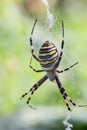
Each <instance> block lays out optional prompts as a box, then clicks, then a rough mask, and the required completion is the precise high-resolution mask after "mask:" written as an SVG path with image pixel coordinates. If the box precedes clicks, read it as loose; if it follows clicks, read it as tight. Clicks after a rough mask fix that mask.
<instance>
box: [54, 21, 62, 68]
mask: <svg viewBox="0 0 87 130" xmlns="http://www.w3.org/2000/svg"><path fill="white" fill-rule="evenodd" d="M63 48H64V23H63V20H62V42H61V50H60V54H59V59H58V62H57V64H56V65H55V68H57V67H58V66H59V64H60V61H61V59H62V55H63Z"/></svg>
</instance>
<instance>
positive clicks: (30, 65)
mask: <svg viewBox="0 0 87 130" xmlns="http://www.w3.org/2000/svg"><path fill="white" fill-rule="evenodd" d="M29 67H30V68H31V69H32V70H33V71H34V72H44V71H45V70H36V69H34V68H33V66H32V57H31V59H30V64H29Z"/></svg>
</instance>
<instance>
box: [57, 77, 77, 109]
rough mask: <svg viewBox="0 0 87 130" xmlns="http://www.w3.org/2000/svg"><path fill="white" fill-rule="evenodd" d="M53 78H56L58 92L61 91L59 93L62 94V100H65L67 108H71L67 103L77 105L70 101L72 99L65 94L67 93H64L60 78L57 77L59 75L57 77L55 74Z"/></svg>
mask: <svg viewBox="0 0 87 130" xmlns="http://www.w3.org/2000/svg"><path fill="white" fill-rule="evenodd" d="M55 79H56V82H57V84H58V87H59V89H60V92H61V94H62V96H63V98H64V100H65V102H66V106H67V108H68V110H69V111H71V108H70V106H69V103H71V104H72V105H73V106H77V105H76V103H74V102H73V101H72V99H71V98H70V97H69V96H68V95H67V93H66V91H65V89H64V87H63V85H62V83H61V81H60V79H59V77H58V76H57V75H56V76H55Z"/></svg>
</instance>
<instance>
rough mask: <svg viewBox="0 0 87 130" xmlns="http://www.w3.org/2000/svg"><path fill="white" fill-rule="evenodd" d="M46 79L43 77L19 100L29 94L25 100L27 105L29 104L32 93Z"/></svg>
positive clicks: (46, 77)
mask: <svg viewBox="0 0 87 130" xmlns="http://www.w3.org/2000/svg"><path fill="white" fill-rule="evenodd" d="M47 79H48V76H47V75H45V76H44V77H43V78H42V79H40V80H39V81H38V82H37V83H36V84H34V85H33V87H32V88H31V89H30V90H29V91H28V92H26V93H25V94H23V95H22V97H21V99H22V98H24V97H25V96H26V95H28V94H29V93H30V94H31V95H30V96H29V98H28V100H27V104H29V102H30V100H31V96H32V95H33V94H34V92H35V91H36V90H37V89H38V88H39V87H40V85H41V84H42V83H44V82H45V81H46V80H47Z"/></svg>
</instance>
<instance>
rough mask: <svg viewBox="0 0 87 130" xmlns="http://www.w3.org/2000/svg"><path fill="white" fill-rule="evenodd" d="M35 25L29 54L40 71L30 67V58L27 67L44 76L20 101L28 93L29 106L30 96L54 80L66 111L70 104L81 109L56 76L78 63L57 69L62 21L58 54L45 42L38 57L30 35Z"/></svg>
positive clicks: (59, 57) (62, 44)
mask: <svg viewBox="0 0 87 130" xmlns="http://www.w3.org/2000/svg"><path fill="white" fill-rule="evenodd" d="M36 23H37V19H36V20H35V22H34V25H33V28H32V31H31V36H30V46H31V54H32V56H33V57H34V59H35V60H36V61H38V62H39V63H40V65H41V67H42V70H36V69H35V68H33V67H32V57H31V59H30V65H29V66H30V68H31V69H32V70H33V71H35V72H38V73H39V72H46V75H45V76H43V77H42V78H41V79H40V80H39V81H38V82H37V83H36V84H34V85H33V87H32V88H31V89H30V90H29V91H28V92H25V93H24V94H23V95H22V96H21V99H22V98H23V97H25V96H26V95H28V94H29V93H30V94H31V95H30V96H29V98H28V100H27V104H29V103H30V100H31V96H32V95H33V94H34V92H35V91H36V90H37V89H38V88H39V87H40V85H41V84H43V83H44V82H45V81H46V80H47V79H49V80H50V81H54V80H55V81H56V83H57V85H58V88H59V90H60V93H61V94H62V96H63V98H64V100H65V103H66V106H67V109H68V110H69V111H71V108H70V103H71V104H72V105H73V106H78V107H82V105H77V104H76V103H75V102H73V100H72V99H71V98H70V97H69V96H68V94H67V93H66V91H65V89H64V87H63V85H62V83H61V81H60V78H59V75H58V74H59V73H63V72H64V71H68V70H69V69H70V68H72V67H74V66H75V65H77V64H78V62H76V63H74V64H73V65H71V66H70V67H68V68H65V69H64V70H58V69H57V68H58V67H59V65H60V62H61V59H62V55H63V48H64V23H63V20H62V42H61V50H60V53H59V52H58V50H57V47H56V46H55V44H54V43H52V42H51V41H45V42H44V43H43V44H42V46H41V47H40V49H39V56H38V57H37V56H36V55H35V53H34V49H33V40H32V35H33V32H34V28H35V25H36Z"/></svg>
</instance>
